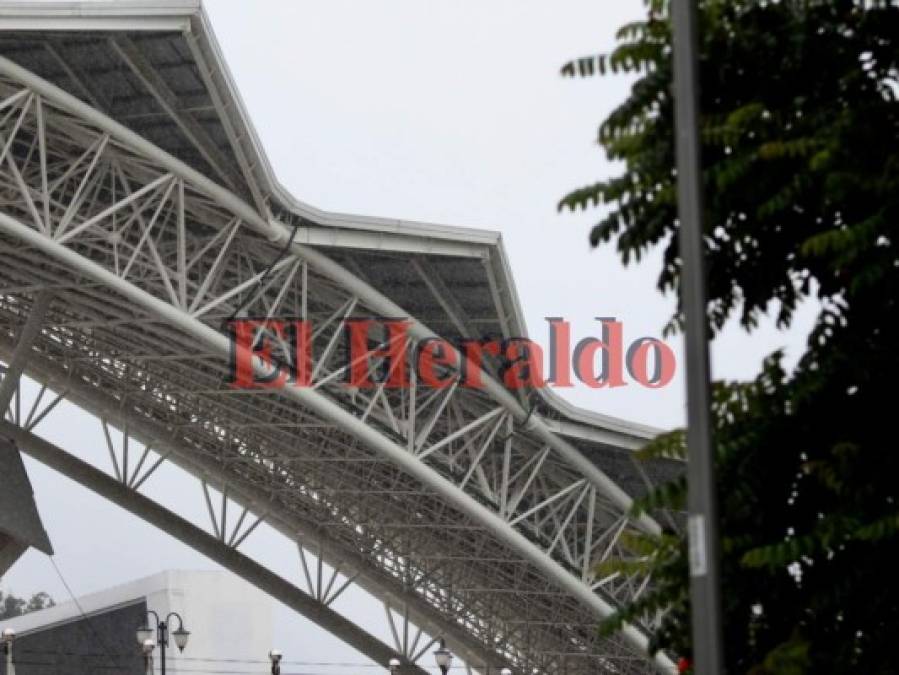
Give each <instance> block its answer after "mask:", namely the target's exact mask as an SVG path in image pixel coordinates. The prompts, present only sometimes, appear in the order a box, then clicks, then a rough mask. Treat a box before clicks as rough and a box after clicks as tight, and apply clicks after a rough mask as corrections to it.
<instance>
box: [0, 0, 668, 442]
mask: <svg viewBox="0 0 899 675" xmlns="http://www.w3.org/2000/svg"><path fill="white" fill-rule="evenodd" d="M0 29H7V30H53V29H69V30H112V29H115V30H135V31H142V30H143V31H148V30H149V31H153V30H177V31H179V32H183V33H184V34H185V35H186V36H188V37H190V36H193V37H195V38H196V37H198V38H200V40H199V41H197V42H192V43H191V47H192V49H193V51H194V55H195V58H197V59H198V60H200V59H202V62H201V63H198V66H200V67H201V70H202V69H203V67H205V68H206V69H208V71H207V72H208V73H209V74H217V75H218V78H217V80H218V81H216V78H212V79H211V80H210V82H208V83H207V84H211V85H212V86H214V87H215V89H216V91H215V92H211V93H212V94H213V95H214V96H215V95H216V94H217V96H218V97H223V98H224V99H225V100H226V101H228V105H217V107H218V108H219V113H220V115H222V116H223V118H227V120H223V122H229V123H230V125H232V128H236V129H237V130H239V133H238V134H236V135H234V134H229V135H230V136H231V138H230V140H231V142H232V145H233V146H235V147H234V150H235V154H237V155H238V158H239V160H240V158H241V157H243V158H244V162H243V166H242V167H241V168H242V169H243V170H244V173H245V178H246V179H247V180H248V182H251V183H253V185H252V186H251V189H253V192H254V193H255V194H256V195H257V197H258V199H257V201H259V202H261V203H259V204H257V206H260V207H264V208H267V206H263V205H264V203H265V198H266V197H267V198H268V199H274V200H275V201H277V202H278V203H280V204H281V205H282V206H283V207H284V208H285V209H286V210H287V211H289V212H291V213H293V214H295V215H296V216H298V217H300V218H302V219H303V220H306V221H309V222H310V223H311V224H312V227H316V226H318V227H322V226H324V227H333V228H338V229H341V230H346V231H354V232H368V233H373V234H376V235H378V236H379V237H380V244H381V248H387V247H389V246H390V245H391V242H390V239H389V238H390V237H391V236H394V237H397V238H398V240H402V241H408V240H416V239H417V240H420V241H422V243H423V246H424V247H425V249H426V250H427V251H428V252H430V253H432V254H434V255H440V254H441V250H442V249H443V248H444V247H446V250H447V254H449V255H459V252H460V249H459V247H458V246H457V245H458V244H462V245H465V246H469V247H471V246H473V247H474V248H473V249H462V250H463V251H465V250H472V252H473V253H474V252H476V251H477V250H478V249H480V248H482V247H483V253H482V255H481V256H480V257H482V258H484V259H485V260H486V261H487V264H489V265H490V266H491V267H492V269H493V272H494V273H495V275H496V278H497V279H498V280H500V281H501V282H502V286H503V288H505V289H506V290H507V294H506V295H507V299H505V300H504V302H505V303H506V304H507V306H506V307H501V310H502V309H506V310H509V311H506V312H504V314H505V315H507V316H510V317H512V319H513V323H514V324H515V325H514V326H513V331H512V332H513V334H516V335H518V336H522V337H526V336H527V329H526V326H525V323H524V318H523V317H524V314H523V312H522V310H521V303H520V300H519V297H518V292H517V290H516V287H515V282H514V279H513V276H512V270H511V266H510V264H509V259H508V256H507V254H506V251H505V247H504V246H503V242H502V237H501V235H500V233H499V232H496V231H491V230H485V229H475V228H466V227H459V226H451V225H440V224H434V223H423V222H415V221H406V220H400V219H390V218H378V217H372V216H359V215H353V214H345V213H337V212H328V211H323V210H321V209H317V208H315V207H314V206H312V205H310V204H307V203H305V202H303V201H301V200H300V199H298V198H297V197H295V196H294V195H293V194H292V193H291V192H290V191H289V190H288V189H287V188H286V187H285V186H284V185H282V184H281V182H280V181H279V180H278V179H277V176H276V175H275V173H274V170H273V168H272V166H271V164H270V162H269V159H268V156H267V154H266V153H265V151H264V149H263V147H262V143H261V141H260V139H259V136H258V134H257V132H256V130H255V127H254V126H253V124H252V122H251V120H250V117H249V114H248V112H247V108H246V105H245V104H244V102H243V99H242V98H241V96H240V92H239V90H238V88H237V85H236V83H235V81H234V78H233V76H232V74H231V71H230V69H229V68H228V65H227V62H226V61H225V58H224V55H223V53H222V51H221V48H220V46H219V43H218V40H217V39H216V37H215V32H214V30H213V28H212V25H211V23H210V21H209V17H208V15H207V14H206V12H205V10H204V9H203V6H202V3H201V2H200V1H199V0H137V1H130V0H128V1H125V0H117V1H111V0H107V1H102V0H101V1H97V0H92V1H86V2H85V1H72V2H47V3H35V2H21V1H19V2H3V3H0ZM194 48H195V49H194ZM243 143H246V144H248V145H249V147H248V148H244V147H242V146H243ZM246 150H249V152H250V153H251V155H250V156H249V157H246ZM247 174H252V175H247ZM300 236H301V237H302V236H303V234H302V233H301V235H300ZM398 250H404V249H403V248H402V247H400V248H399V249H398ZM501 301H502V299H501ZM539 394H540V396H541V398H542V399H543V400H544V402H545V403H546V404H547V405H549V406H550V407H552V408H554V409H555V410H556V411H557V412H558V413H559V414H560V415H561V416H563V417H565V418H567V419H568V420H569V421H570V422H572V423H574V424H575V425H584V426H586V427H591V428H595V427H599V428H601V429H603V430H606V431H608V432H611V433H612V434H615V435H621V436H623V437H624V438H623V439H622V440H626V442H624V443H622V444H621V445H623V446H624V447H629V448H637V447H640V446H641V445H643V444H644V443H645V442H646V441H647V440H648V439H650V438H652V437H653V436H655V435H657V434H658V433H659V432H660V430H659V429H656V428H653V427H650V426H647V425H642V424H637V423H633V422H628V421H626V420H623V419H620V418H616V417H612V416H608V415H602V414H599V413H595V412H592V411H589V410H585V409H582V408H578V407H577V406H574V405H572V404H571V403H569V402H567V401H565V400H564V399H563V398H562V397H560V396H559V395H558V394H556V393H555V392H554V391H552V390H551V389H541V390H539ZM559 432H560V433H563V434H565V435H568V436H573V437H578V438H582V439H584V440H596V437H595V433H591V432H590V430H589V429H584V430H583V433H581V432H580V431H579V430H578V429H577V426H574V427H572V425H571V424H565V425H560V429H559Z"/></svg>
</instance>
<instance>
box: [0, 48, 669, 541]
mask: <svg viewBox="0 0 899 675" xmlns="http://www.w3.org/2000/svg"><path fill="white" fill-rule="evenodd" d="M0 72H2V73H4V74H6V75H7V76H9V77H12V78H14V79H16V80H18V81H19V82H21V83H22V84H23V85H25V86H27V87H28V88H29V89H31V90H32V91H34V92H36V93H38V94H40V95H41V96H44V97H46V98H47V99H48V100H49V101H52V102H53V104H54V105H57V106H59V107H60V108H61V109H63V110H66V111H68V112H70V113H72V114H75V115H77V116H79V117H82V118H83V119H85V120H88V121H89V122H90V123H91V124H93V125H95V126H96V127H97V128H99V129H102V130H103V131H105V132H106V133H108V134H109V135H110V136H111V137H113V138H115V139H116V140H118V141H119V142H121V143H123V144H125V145H127V146H129V147H131V148H132V149H133V150H135V151H137V152H138V153H140V154H143V155H145V156H147V157H149V158H152V159H153V160H155V161H158V162H159V164H160V165H161V166H163V167H165V168H166V169H167V170H168V171H169V172H170V173H171V174H172V175H174V176H177V177H178V178H181V179H182V180H185V181H187V182H189V183H190V184H191V185H192V187H194V188H196V189H197V190H198V191H199V192H201V193H203V194H205V195H206V196H208V197H210V198H211V199H213V200H215V201H216V202H217V203H219V204H221V205H222V206H224V207H226V208H227V209H229V210H230V211H232V212H233V213H234V214H235V215H237V216H239V217H240V218H241V219H242V220H243V221H244V222H246V223H247V225H249V226H250V227H251V228H252V229H254V230H256V231H257V232H258V233H259V234H262V235H263V236H265V237H267V238H268V239H269V240H270V241H272V242H273V243H275V244H278V245H282V246H283V245H287V244H290V249H291V251H292V252H293V254H294V255H296V256H297V257H299V258H300V259H302V260H305V261H306V262H308V264H309V265H310V266H312V267H313V268H314V269H316V270H317V271H318V272H319V273H321V274H322V275H324V276H326V277H328V278H330V279H331V280H333V281H334V282H336V283H338V284H340V285H341V286H343V287H344V288H346V289H347V290H349V291H351V292H352V293H353V294H354V295H356V296H357V297H358V298H360V299H361V300H363V301H365V302H366V304H368V305H370V306H371V307H372V308H373V309H375V310H377V311H378V312H380V313H381V315H382V316H404V317H409V320H410V330H409V332H410V334H411V335H412V336H413V337H415V338H417V339H418V340H426V339H429V338H436V337H439V336H438V334H437V333H435V332H434V331H433V330H431V329H430V328H428V327H427V326H426V325H424V324H423V323H422V322H421V321H419V320H417V319H416V318H415V317H414V316H412V315H411V314H410V313H409V312H406V311H404V310H403V308H402V307H400V306H399V305H397V304H396V303H395V302H393V301H392V300H390V299H389V298H387V297H386V296H384V295H383V294H382V293H380V292H379V291H377V290H375V289H374V288H372V287H371V286H370V285H369V284H367V283H366V282H365V281H363V280H361V279H359V278H358V277H357V276H355V275H354V274H352V273H351V272H350V271H349V270H347V269H346V268H344V267H343V266H341V265H339V264H338V263H336V262H334V261H333V260H331V259H330V258H328V257H327V256H326V255H324V254H323V253H321V252H320V251H318V250H316V249H314V248H311V247H308V246H305V245H303V244H299V243H296V242H294V241H291V230H290V228H288V227H287V226H285V225H284V224H283V223H281V222H279V221H277V220H274V219H271V220H267V219H266V218H264V217H263V216H262V215H260V214H259V212H258V211H257V210H256V209H254V208H253V207H252V206H251V205H249V204H247V203H246V202H245V201H243V200H242V199H241V198H240V197H238V196H237V195H235V194H234V193H232V192H230V191H229V190H227V189H225V188H223V187H222V186H220V185H218V184H217V183H215V182H214V181H212V180H210V179H209V178H207V177H206V176H204V175H203V174H201V173H199V172H198V171H196V170H195V169H192V168H191V167H189V166H188V165H186V164H185V163H184V162H181V161H180V160H178V159H176V158H174V157H172V156H171V155H169V154H168V153H166V152H165V151H163V150H162V149H161V148H159V147H158V146H156V145H154V144H153V143H151V142H150V141H148V140H147V139H145V138H142V137H141V136H139V135H138V134H136V133H134V132H133V131H131V130H130V129H128V128H127V127H125V126H123V125H122V124H120V123H118V122H116V121H115V120H113V119H111V118H109V117H107V116H106V115H104V114H103V113H101V112H99V111H98V110H96V109H94V108H92V107H91V106H89V105H87V104H86V103H84V102H83V101H81V100H79V99H77V98H75V97H74V96H72V95H71V94H69V93H67V92H66V91H64V90H62V89H60V88H59V87H57V86H56V85H54V84H52V83H50V82H47V81H46V80H44V79H42V78H40V77H38V76H37V75H35V74H34V73H32V72H30V71H28V70H27V69H25V68H22V67H21V66H19V65H18V64H16V63H14V62H13V61H10V60H9V59H7V58H5V57H2V56H0ZM451 355H452V356H453V358H454V359H455V361H456V365H457V366H460V367H461V365H462V363H463V356H462V354H461V353H460V352H459V351H458V350H455V349H453V351H452V352H451ZM467 365H468V367H469V368H470V369H472V368H477V370H478V371H480V373H481V380H482V382H483V383H484V388H485V391H486V392H487V394H489V395H490V397H491V398H493V400H494V401H496V402H497V403H498V404H500V405H502V406H503V407H504V408H506V409H507V410H508V411H509V412H510V413H512V415H513V416H514V417H515V419H516V421H517V422H518V423H520V424H525V428H526V429H527V430H528V431H530V432H531V433H533V434H534V435H535V436H536V437H538V438H539V439H540V440H541V441H542V442H544V443H546V444H547V445H549V446H550V447H551V448H553V450H555V451H556V452H558V453H559V455H561V456H562V457H563V458H564V459H565V460H566V461H567V462H568V463H569V464H570V465H571V466H573V467H574V468H576V469H577V470H578V471H579V472H581V474H582V475H583V476H584V477H585V478H586V479H587V480H588V481H589V482H590V483H591V484H592V485H594V486H595V487H596V488H597V489H598V490H599V491H600V492H601V493H602V494H604V495H605V496H606V497H608V498H609V499H610V500H611V501H612V502H614V503H615V504H616V505H617V506H618V507H619V508H621V510H622V511H623V512H624V513H628V512H629V511H630V509H631V506H632V504H633V500H632V499H631V497H630V496H629V495H628V494H627V493H626V492H625V491H624V490H623V489H621V487H620V486H619V485H618V484H617V483H616V482H615V481H613V480H612V479H611V478H609V477H608V476H607V475H606V474H605V473H604V472H603V471H602V470H601V469H600V468H599V467H597V466H596V465H595V464H594V463H593V462H591V461H590V460H589V459H587V458H586V457H585V456H584V455H583V454H582V453H581V452H580V451H578V449H577V448H575V447H574V446H573V445H571V444H570V443H568V442H567V441H565V440H564V439H562V438H560V437H559V436H558V435H556V434H555V433H554V432H553V431H552V430H551V429H550V427H549V426H548V425H547V423H546V421H545V420H543V419H542V417H541V416H540V415H539V414H536V413H535V414H531V413H529V411H527V410H526V409H525V408H524V407H523V406H522V405H521V403H520V402H519V401H518V400H517V399H516V398H515V397H514V396H513V395H512V394H511V393H510V392H509V391H508V390H507V389H506V388H505V387H503V386H502V385H501V384H500V383H499V382H497V381H496V379H495V378H494V377H493V376H492V375H490V374H489V373H486V372H484V371H483V369H482V368H481V367H480V364H477V363H473V362H469V363H468V364H467ZM632 520H633V522H634V524H635V525H636V526H637V527H639V528H641V529H643V530H644V531H646V532H648V533H651V534H659V533H660V532H661V528H660V527H659V525H658V523H657V522H656V521H655V520H654V519H653V518H652V517H650V516H649V515H647V514H645V513H644V514H641V515H639V516H636V517H634V518H633V519H632Z"/></svg>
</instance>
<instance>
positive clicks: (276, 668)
mask: <svg viewBox="0 0 899 675" xmlns="http://www.w3.org/2000/svg"><path fill="white" fill-rule="evenodd" d="M268 658H269V660H270V661H271V662H272V675H281V659H282V658H284V655H283V654H282V653H281V652H279V651H278V650H277V649H273V650H271V651H270V652H269V653H268Z"/></svg>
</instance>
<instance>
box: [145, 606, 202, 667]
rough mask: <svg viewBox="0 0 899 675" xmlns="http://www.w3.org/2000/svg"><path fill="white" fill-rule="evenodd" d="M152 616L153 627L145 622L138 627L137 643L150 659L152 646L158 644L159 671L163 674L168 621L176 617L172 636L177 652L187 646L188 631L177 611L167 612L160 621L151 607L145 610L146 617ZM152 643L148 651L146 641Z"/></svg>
mask: <svg viewBox="0 0 899 675" xmlns="http://www.w3.org/2000/svg"><path fill="white" fill-rule="evenodd" d="M151 615H152V616H153V622H154V624H155V628H154V627H153V625H152V624H150V623H147V624H145V625H143V626H141V627H140V628H138V629H137V632H136V635H137V643H138V644H139V645H140V646H141V649H143V650H144V654H145V655H149V657H150V659H152V654H153V647H155V646H156V644H158V645H159V667H160V673H162V675H165V648H166V647H168V646H169V621H171V619H172V617H175V618H176V619H178V628H177V629H176V630H174V631H172V636H173V637H174V638H175V646H176V647H178V651H179V652H183V651H184V648H185V647H186V646H187V639H188V638H189V637H190V632H189V631H186V630H184V621H183V620H182V619H181V615H180V614H178V613H177V612H169V615H168V616H167V617H165V621H162V620H161V619H160V618H159V615H158V614H157V613H156V612H154V611H153V610H152V609H151V610H148V611H147V617H150V616H151ZM154 630H155V632H156V642H155V643H154V642H153V632H154ZM148 642H149V643H150V644H152V646H150V647H149V652H148V651H147V647H148V646H149V645H148V644H147V643H148Z"/></svg>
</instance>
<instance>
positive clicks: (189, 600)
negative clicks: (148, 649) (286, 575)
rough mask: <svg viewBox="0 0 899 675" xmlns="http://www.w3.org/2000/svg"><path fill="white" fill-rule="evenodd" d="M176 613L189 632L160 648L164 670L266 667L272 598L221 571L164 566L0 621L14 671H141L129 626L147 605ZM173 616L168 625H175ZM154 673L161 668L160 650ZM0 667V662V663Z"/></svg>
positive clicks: (171, 674)
mask: <svg viewBox="0 0 899 675" xmlns="http://www.w3.org/2000/svg"><path fill="white" fill-rule="evenodd" d="M148 610H152V611H154V612H156V613H157V614H158V615H159V616H160V618H163V619H164V618H165V617H167V616H168V615H169V614H170V613H171V612H177V613H178V614H179V615H180V616H181V617H182V618H183V619H184V628H185V629H186V630H189V631H190V638H189V641H188V644H187V647H186V649H185V650H184V653H183V654H180V653H179V652H178V649H177V647H176V646H175V643H174V640H173V639H170V640H169V648H168V649H167V650H166V672H167V674H168V675H188V674H194V673H198V672H204V673H227V672H229V671H230V672H235V671H236V672H240V673H257V672H258V673H259V674H260V675H264V674H266V673H269V672H270V666H269V665H268V660H267V658H268V656H267V655H268V652H269V650H270V649H271V647H272V602H271V599H270V598H269V597H268V596H266V595H265V594H263V593H261V592H260V591H259V590H257V589H255V588H254V587H252V586H250V585H249V584H247V583H245V582H243V581H241V580H240V579H238V578H237V577H235V576H233V575H231V574H228V573H226V572H215V571H212V572H191V571H181V570H177V571H167V572H162V573H160V574H156V575H153V576H151V577H146V578H144V579H139V580H137V581H132V582H130V583H127V584H122V585H120V586H114V587H112V588H109V589H106V590H103V591H100V592H98V593H92V594H90V595H86V596H84V597H82V598H79V599H78V602H77V604H76V603H75V602H71V601H69V602H61V603H60V604H59V605H57V606H55V607H51V608H49V609H44V610H41V611H38V612H33V613H31V614H27V615H25V616H21V617H18V618H16V619H10V620H6V621H3V622H2V626H0V629H2V628H6V627H9V628H12V629H14V630H15V631H16V634H17V637H16V642H15V648H14V654H15V657H16V673H17V675H81V674H82V673H83V674H84V675H88V674H90V675H94V674H95V673H96V672H106V673H113V672H115V673H116V674H117V675H119V674H120V675H126V674H127V675H130V674H131V673H135V675H142V674H143V659H142V656H141V655H140V649H139V646H138V643H137V639H136V637H135V631H136V629H137V628H138V627H139V625H141V622H143V621H145V620H146V619H145V617H146V615H147V611H148ZM177 624H178V621H177V619H175V618H174V617H173V619H172V623H171V624H170V626H171V629H172V630H174V629H175V628H177ZM154 665H155V668H154V672H159V670H160V657H159V649H158V648H157V649H156V650H155V651H154ZM0 673H4V666H2V665H0Z"/></svg>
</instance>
